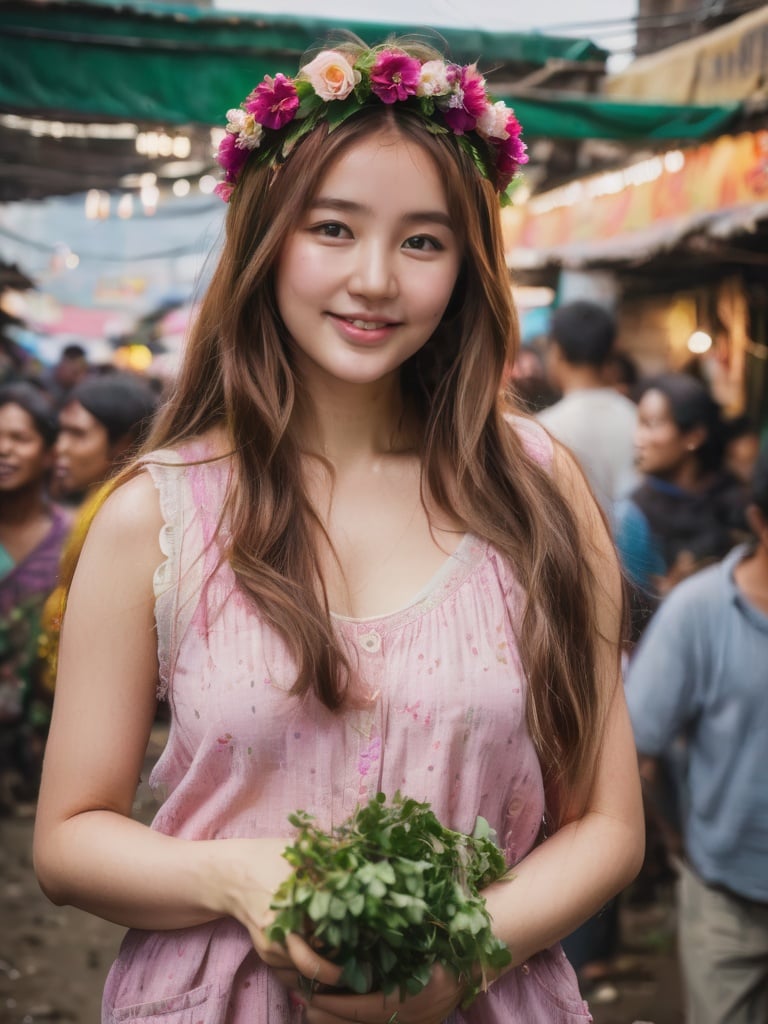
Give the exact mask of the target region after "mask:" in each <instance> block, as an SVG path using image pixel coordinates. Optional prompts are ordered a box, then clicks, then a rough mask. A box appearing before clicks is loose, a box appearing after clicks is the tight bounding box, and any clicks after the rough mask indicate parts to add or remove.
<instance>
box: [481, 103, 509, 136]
mask: <svg viewBox="0 0 768 1024" xmlns="http://www.w3.org/2000/svg"><path fill="white" fill-rule="evenodd" d="M508 120H509V107H507V106H506V105H505V104H504V103H503V102H502V101H501V100H499V102H498V103H493V104H491V103H489V104H488V106H487V107H486V108H485V110H484V111H483V113H482V114H481V115H480V117H478V119H477V130H478V132H479V133H480V134H481V135H484V136H485V137H486V138H487V139H508V138H509V132H508V131H507V121H508Z"/></svg>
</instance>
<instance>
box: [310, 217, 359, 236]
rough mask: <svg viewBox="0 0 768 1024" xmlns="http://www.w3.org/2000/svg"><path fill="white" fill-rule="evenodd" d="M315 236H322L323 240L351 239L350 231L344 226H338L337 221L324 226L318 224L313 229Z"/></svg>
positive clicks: (327, 222) (328, 222) (326, 223)
mask: <svg viewBox="0 0 768 1024" xmlns="http://www.w3.org/2000/svg"><path fill="white" fill-rule="evenodd" d="M312 230H313V231H314V232H315V234H318V235H320V236H321V237H322V238H349V237H350V230H349V228H347V227H345V226H344V225H343V224H338V223H337V222H336V221H326V222H325V223H323V224H318V225H317V226H316V227H314V228H313V229H312Z"/></svg>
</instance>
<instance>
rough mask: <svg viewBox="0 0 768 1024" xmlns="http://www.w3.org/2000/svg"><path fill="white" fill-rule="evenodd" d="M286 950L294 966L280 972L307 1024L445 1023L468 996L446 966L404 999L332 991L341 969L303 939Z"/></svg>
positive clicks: (437, 967)
mask: <svg viewBox="0 0 768 1024" xmlns="http://www.w3.org/2000/svg"><path fill="white" fill-rule="evenodd" d="M286 948H287V951H288V953H289V955H290V957H291V960H292V962H293V968H292V969H291V968H288V969H278V970H277V972H276V973H277V974H278V977H279V978H280V980H281V981H282V983H283V984H284V985H285V986H286V988H288V989H289V991H290V992H291V993H292V996H293V999H294V1001H295V1002H297V1003H298V1002H301V1003H302V1004H303V1005H304V1007H305V1010H304V1020H305V1021H306V1022H307V1024H348V1022H351V1021H355V1022H357V1024H441V1022H442V1021H444V1020H446V1019H447V1018H448V1017H449V1016H450V1014H451V1013H452V1012H453V1011H454V1010H455V1009H456V1007H457V1006H458V1005H459V1003H460V1002H461V1000H462V999H463V998H464V990H465V986H464V984H463V983H462V982H460V981H459V980H458V979H457V978H456V976H455V974H453V973H452V972H451V971H450V970H449V969H448V968H446V967H443V966H442V965H441V964H436V965H435V966H434V967H433V969H432V977H431V979H430V981H429V984H428V985H427V986H426V988H424V989H422V991H421V992H419V993H418V995H415V996H406V997H405V998H404V999H401V998H400V995H399V993H398V992H393V993H391V995H388V996H384V995H383V994H382V993H381V992H370V993H368V994H367V995H362V996H360V995H351V994H347V993H339V992H332V991H331V992H329V991H328V987H331V988H333V987H334V986H337V985H338V983H339V978H340V975H341V968H340V967H337V966H336V964H332V963H330V961H328V960H324V959H323V958H322V957H321V956H318V954H317V953H316V952H315V951H314V950H313V949H312V948H311V947H310V946H308V945H307V943H306V942H304V940H303V939H301V938H300V937H299V936H298V935H289V936H288V937H287V939H286Z"/></svg>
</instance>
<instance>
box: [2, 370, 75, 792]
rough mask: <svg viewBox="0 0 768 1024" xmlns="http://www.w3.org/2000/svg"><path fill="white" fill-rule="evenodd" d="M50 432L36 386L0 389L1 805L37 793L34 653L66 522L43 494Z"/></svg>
mask: <svg viewBox="0 0 768 1024" xmlns="http://www.w3.org/2000/svg"><path fill="white" fill-rule="evenodd" d="M57 432H58V425H57V419H56V411H55V408H54V406H53V403H52V402H51V401H50V400H49V399H48V396H47V395H46V394H45V392H43V391H41V390H40V388H38V387H36V386H34V385H32V384H27V383H23V382H19V383H15V384H9V385H6V386H5V387H3V388H0V730H2V732H1V735H2V740H1V741H0V745H1V746H2V753H1V754H0V765H1V766H2V767H1V771H2V776H3V789H2V794H1V795H0V800H2V801H3V803H4V804H5V806H6V808H7V809H10V807H12V806H13V802H14V793H16V794H18V795H24V796H27V797H30V796H34V795H35V794H36V791H37V781H38V775H39V771H40V764H41V750H42V743H43V738H44V735H45V729H46V726H47V721H48V717H49V711H50V709H49V705H48V701H47V700H45V699H44V697H43V695H42V693H41V692H40V690H39V687H38V666H39V662H38V657H37V650H38V635H39V632H40V614H41V611H42V607H43V604H44V602H45V599H46V598H47V596H48V595H49V594H50V592H51V591H52V590H53V588H54V587H55V586H56V581H57V574H58V566H59V553H60V551H61V546H62V544H63V542H64V538H65V536H66V534H67V530H68V526H69V520H68V516H67V514H66V513H65V512H64V511H63V510H62V509H61V508H59V507H58V506H57V505H55V504H54V503H53V502H51V501H50V499H49V496H48V482H49V478H50V472H51V468H52V465H53V446H54V444H55V441H56V435H57Z"/></svg>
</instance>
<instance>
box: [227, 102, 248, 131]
mask: <svg viewBox="0 0 768 1024" xmlns="http://www.w3.org/2000/svg"><path fill="white" fill-rule="evenodd" d="M247 116H248V115H247V114H246V112H245V111H244V110H240V108H239V107H235V108H234V109H232V110H228V111H227V131H228V132H229V134H230V135H238V134H239V133H240V132H241V131H242V130H243V124H244V122H245V119H246V117H247Z"/></svg>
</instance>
